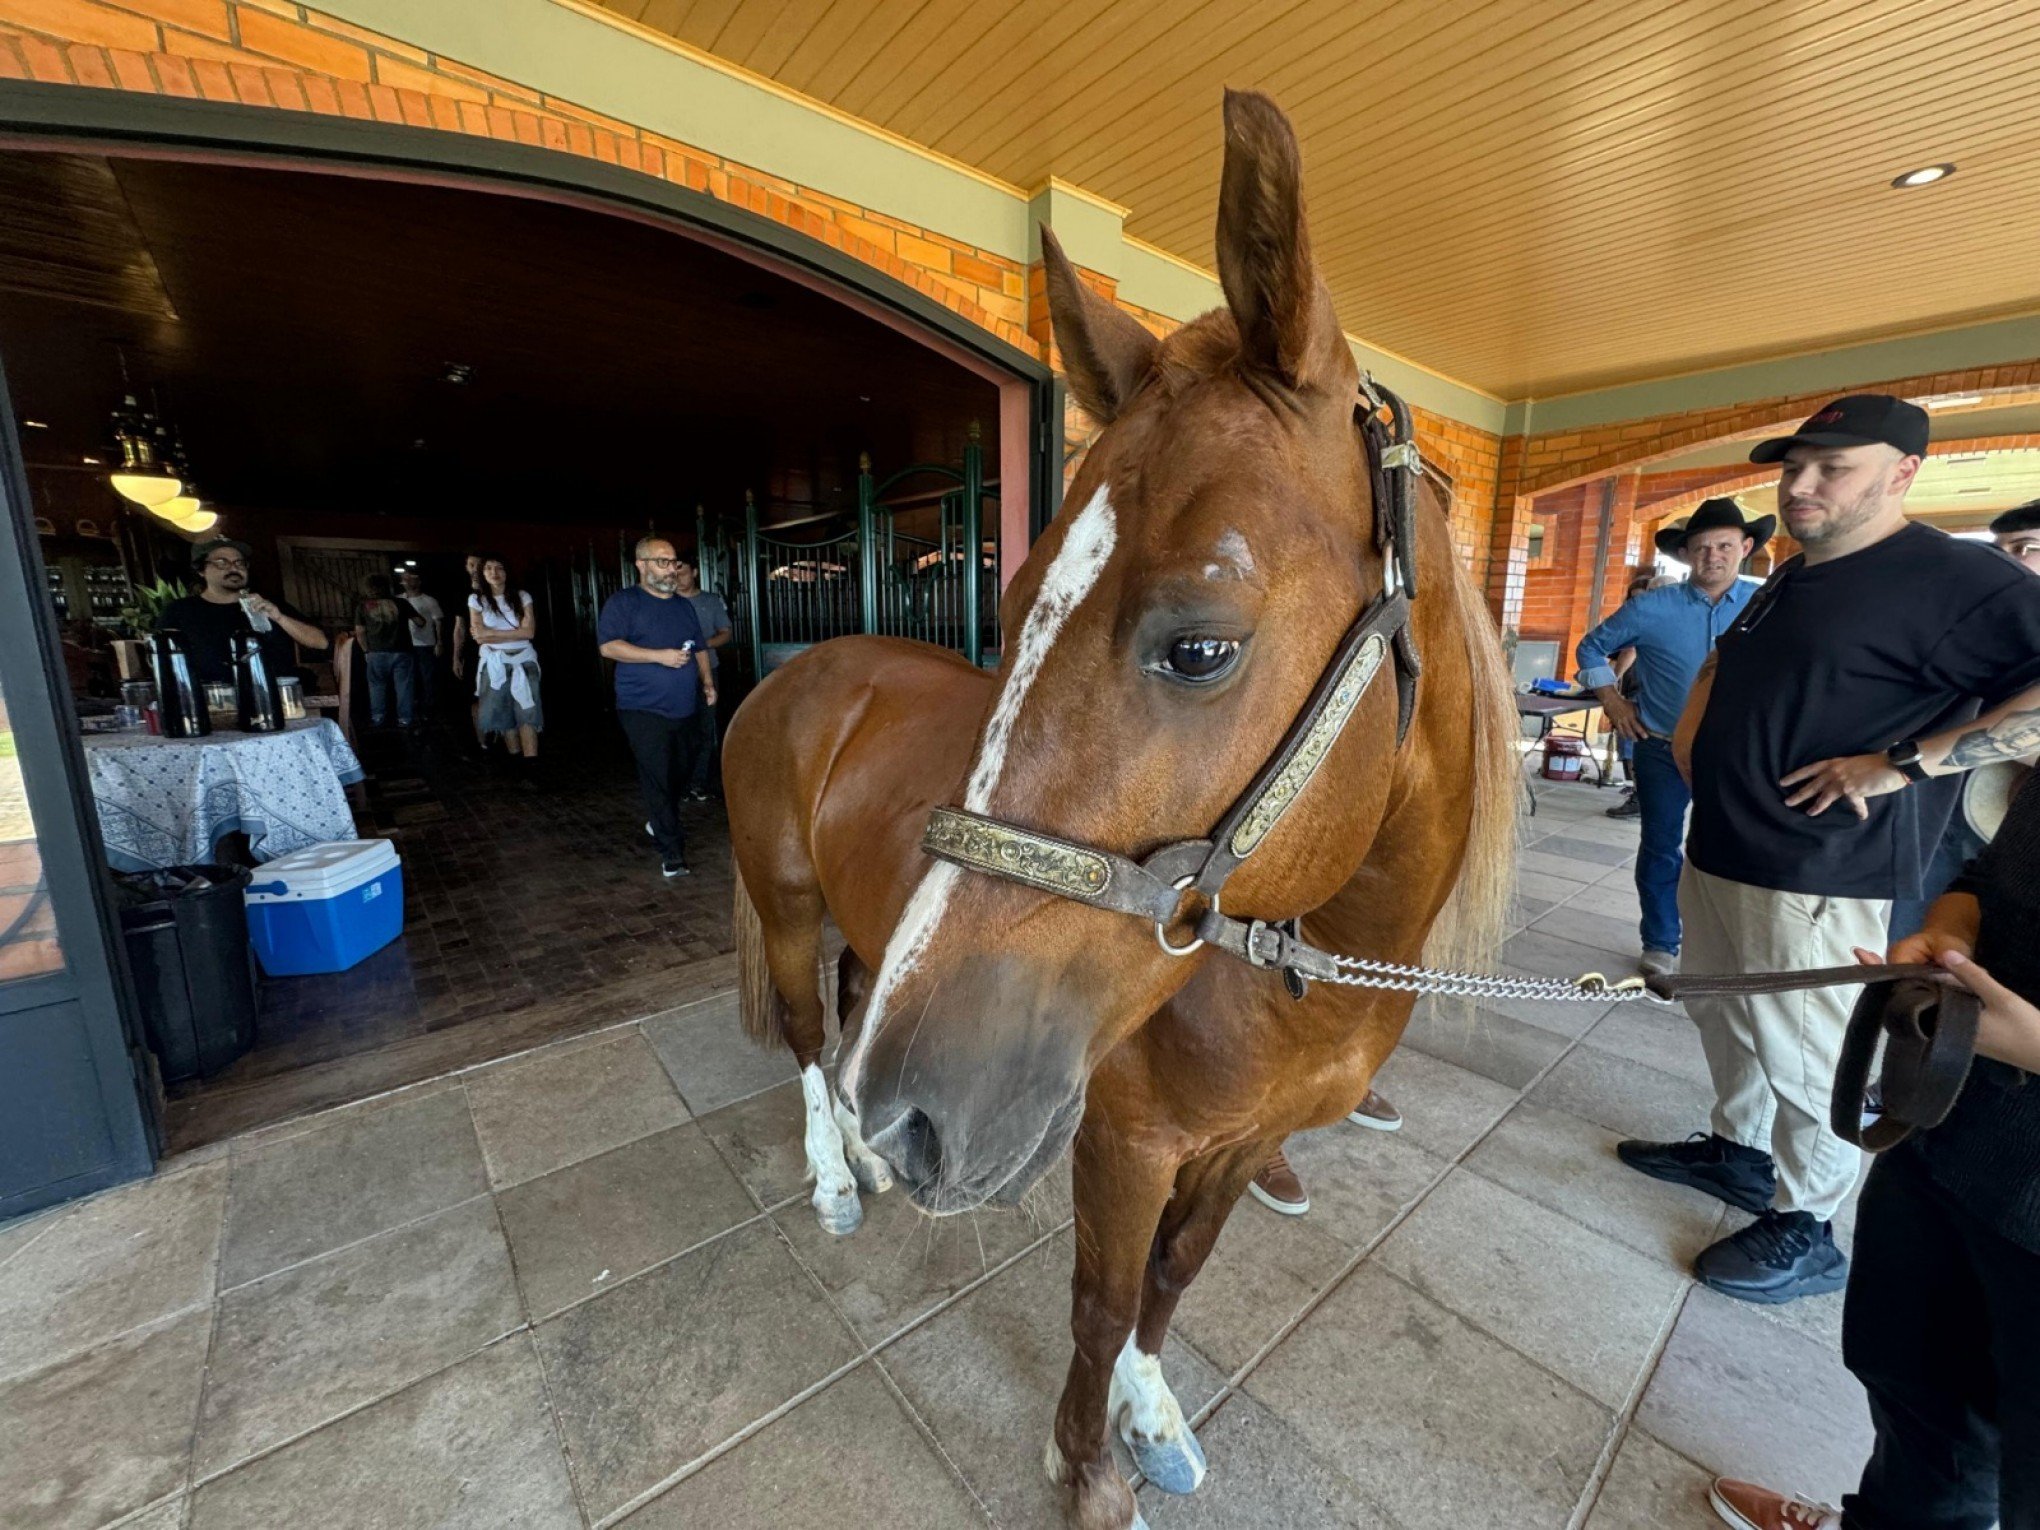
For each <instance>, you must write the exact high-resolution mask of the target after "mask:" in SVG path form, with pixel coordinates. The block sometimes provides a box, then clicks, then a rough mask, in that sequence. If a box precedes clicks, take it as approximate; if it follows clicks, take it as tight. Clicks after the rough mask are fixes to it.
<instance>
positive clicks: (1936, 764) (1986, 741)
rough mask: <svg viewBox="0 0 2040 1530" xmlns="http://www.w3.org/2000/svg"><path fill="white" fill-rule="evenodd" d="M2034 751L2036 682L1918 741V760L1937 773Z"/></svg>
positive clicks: (2039, 724) (2039, 738) (2038, 718)
mask: <svg viewBox="0 0 2040 1530" xmlns="http://www.w3.org/2000/svg"><path fill="white" fill-rule="evenodd" d="M1937 745H1942V746H1944V747H1940V748H1936V747H1935V746H1937ZM2035 750H2040V685H2036V686H2034V687H2033V688H2032V689H2031V690H2025V691H2021V692H2020V693H2019V694H2018V695H2016V696H2014V697H2013V698H2012V699H2011V700H2010V701H2008V702H2006V703H2005V704H2004V705H2003V706H2001V707H1997V708H1995V709H1993V710H1992V711H1989V712H1986V713H1984V714H1983V716H1981V717H1979V718H1977V719H1976V721H1975V722H1973V723H1969V724H1967V725H1965V726H1964V727H1962V728H1960V729H1951V730H1950V731H1949V732H1947V733H1941V734H1936V735H1935V736H1934V737H1933V738H1931V739H1922V740H1920V763H1921V764H1923V765H1925V766H1926V767H1927V771H1928V773H1929V774H1931V775H1936V776H1939V775H1945V774H1947V773H1948V772H1949V771H1952V770H1973V769H1975V768H1976V767H1977V766H1978V765H1988V764H1990V763H1991V761H1993V760H2016V759H2022V758H2024V757H2025V756H2027V755H2029V754H2032V753H2033V752H2034V751H2035Z"/></svg>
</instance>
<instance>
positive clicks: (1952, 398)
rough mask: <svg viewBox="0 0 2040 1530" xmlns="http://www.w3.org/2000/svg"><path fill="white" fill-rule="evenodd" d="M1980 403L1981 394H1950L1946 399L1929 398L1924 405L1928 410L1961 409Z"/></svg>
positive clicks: (1981, 400) (1981, 399)
mask: <svg viewBox="0 0 2040 1530" xmlns="http://www.w3.org/2000/svg"><path fill="white" fill-rule="evenodd" d="M1982 402H1983V395H1982V394H1981V393H1951V394H1949V395H1948V396H1947V397H1946V398H1930V399H1928V400H1927V401H1926V405H1927V407H1928V408H1929V409H1961V408H1965V407H1966V406H1968V405H1970V404H1980V403H1982Z"/></svg>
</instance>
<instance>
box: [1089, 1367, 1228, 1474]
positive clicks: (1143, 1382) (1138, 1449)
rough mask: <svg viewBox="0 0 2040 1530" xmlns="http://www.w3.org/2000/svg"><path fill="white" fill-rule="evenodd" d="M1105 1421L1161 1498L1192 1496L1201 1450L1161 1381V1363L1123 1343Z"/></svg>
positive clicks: (1202, 1468)
mask: <svg viewBox="0 0 2040 1530" xmlns="http://www.w3.org/2000/svg"><path fill="white" fill-rule="evenodd" d="M1105 1408H1106V1414H1107V1416H1108V1417H1109V1418H1110V1419H1111V1420H1112V1427H1113V1429H1114V1430H1115V1431H1116V1432H1117V1433H1118V1435H1119V1437H1120V1438H1121V1439H1122V1440H1124V1441H1125V1442H1126V1448H1127V1449H1128V1450H1130V1451H1131V1452H1132V1453H1133V1464H1134V1465H1135V1466H1136V1467H1138V1468H1139V1470H1140V1474H1141V1475H1142V1476H1143V1477H1145V1478H1147V1480H1148V1481H1150V1482H1152V1483H1153V1484H1154V1485H1155V1486H1156V1487H1158V1488H1160V1489H1161V1490H1162V1491H1163V1492H1164V1493H1179V1494H1180V1493H1194V1492H1196V1491H1197V1487H1198V1484H1199V1483H1201V1482H1203V1481H1204V1472H1205V1462H1204V1447H1203V1446H1202V1445H1199V1444H1198V1443H1197V1436H1196V1434H1195V1433H1194V1432H1193V1431H1192V1430H1191V1428H1190V1424H1189V1421H1188V1420H1186V1419H1185V1418H1184V1417H1183V1409H1182V1406H1181V1405H1180V1404H1179V1403H1178V1402H1177V1401H1176V1394H1175V1393H1173V1392H1171V1391H1170V1390H1169V1383H1168V1382H1167V1381H1166V1380H1165V1379H1164V1378H1163V1376H1162V1362H1161V1360H1160V1359H1159V1358H1158V1357H1157V1356H1154V1355H1147V1354H1143V1353H1141V1351H1140V1350H1139V1348H1138V1347H1136V1346H1135V1344H1134V1342H1133V1340H1132V1339H1131V1338H1128V1339H1127V1341H1126V1347H1125V1348H1124V1349H1122V1350H1121V1351H1120V1352H1119V1358H1118V1359H1117V1360H1115V1361H1114V1362H1113V1365H1112V1386H1111V1390H1110V1392H1109V1393H1108V1394H1107V1396H1106V1401H1105Z"/></svg>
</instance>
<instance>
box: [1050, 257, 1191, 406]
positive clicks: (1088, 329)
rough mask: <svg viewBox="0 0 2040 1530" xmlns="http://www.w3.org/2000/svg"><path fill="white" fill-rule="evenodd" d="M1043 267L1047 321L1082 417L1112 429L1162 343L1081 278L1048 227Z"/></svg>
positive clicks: (1146, 372)
mask: <svg viewBox="0 0 2040 1530" xmlns="http://www.w3.org/2000/svg"><path fill="white" fill-rule="evenodd" d="M1041 263H1042V266H1043V267H1044V269H1045V274H1046V275H1047V277H1048V314H1049V322H1050V323H1051V324H1053V325H1054V326H1055V343H1056V349H1058V350H1059V351H1061V352H1062V363H1063V370H1064V372H1065V373H1067V374H1068V376H1069V380H1070V389H1071V391H1072V392H1074V393H1075V394H1076V395H1077V402H1078V403H1079V404H1081V405H1083V406H1084V413H1086V414H1088V415H1090V416H1091V417H1092V418H1093V419H1095V420H1096V421H1098V423H1099V424H1101V425H1110V424H1111V423H1112V421H1113V420H1114V419H1115V418H1117V417H1118V414H1119V411H1120V410H1122V409H1124V408H1125V407H1126V404H1127V400H1129V399H1131V398H1132V397H1133V395H1134V394H1135V393H1136V392H1137V391H1138V390H1139V388H1140V385H1141V384H1142V383H1143V382H1145V381H1146V380H1147V375H1148V373H1149V372H1150V371H1152V370H1153V368H1154V364H1155V356H1156V354H1157V353H1158V352H1159V351H1160V350H1161V348H1162V343H1161V342H1160V341H1159V340H1157V339H1156V338H1155V337H1154V336H1153V335H1151V334H1149V333H1148V332H1147V331H1146V330H1145V329H1143V328H1141V326H1140V325H1139V323H1137V322H1136V321H1135V320H1134V318H1133V317H1132V315H1130V314H1126V313H1122V312H1120V310H1119V309H1117V308H1115V307H1113V306H1112V304H1110V303H1108V302H1106V301H1105V299H1103V298H1101V297H1099V296H1098V294H1097V293H1095V292H1093V291H1092V290H1091V289H1090V288H1089V287H1086V286H1085V285H1084V284H1083V282H1082V281H1080V280H1079V279H1078V277H1077V269H1076V267H1075V266H1073V265H1071V264H1070V261H1069V257H1068V256H1067V255H1065V254H1063V248H1062V245H1061V244H1060V243H1059V242H1058V241H1057V239H1056V237H1055V235H1054V234H1052V233H1050V232H1049V230H1048V227H1047V225H1045V224H1044V225H1043V226H1042V230H1041Z"/></svg>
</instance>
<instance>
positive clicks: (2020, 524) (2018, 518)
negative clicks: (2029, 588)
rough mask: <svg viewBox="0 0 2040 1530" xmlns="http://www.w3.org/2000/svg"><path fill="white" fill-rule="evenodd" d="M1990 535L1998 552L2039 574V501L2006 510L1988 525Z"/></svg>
mask: <svg viewBox="0 0 2040 1530" xmlns="http://www.w3.org/2000/svg"><path fill="white" fill-rule="evenodd" d="M1990 534H1991V539H1992V540H1993V541H1995V542H1996V543H1997V545H1998V550H1999V551H2000V552H2004V553H2008V554H2009V555H2010V556H2012V557H2014V558H2017V559H2018V560H2019V561H2020V562H2021V563H2023V564H2025V565H2026V567H2027V568H2029V569H2031V570H2032V571H2033V572H2034V573H2036V574H2040V499H2036V500H2034V501H2032V502H2031V503H2030V504H2024V505H2021V506H2019V508H2018V509H2016V510H2007V511H2006V512H2005V513H2004V514H2003V515H2001V516H1999V517H1998V518H1997V519H1996V520H1994V521H1992V522H1991V523H1990Z"/></svg>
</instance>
